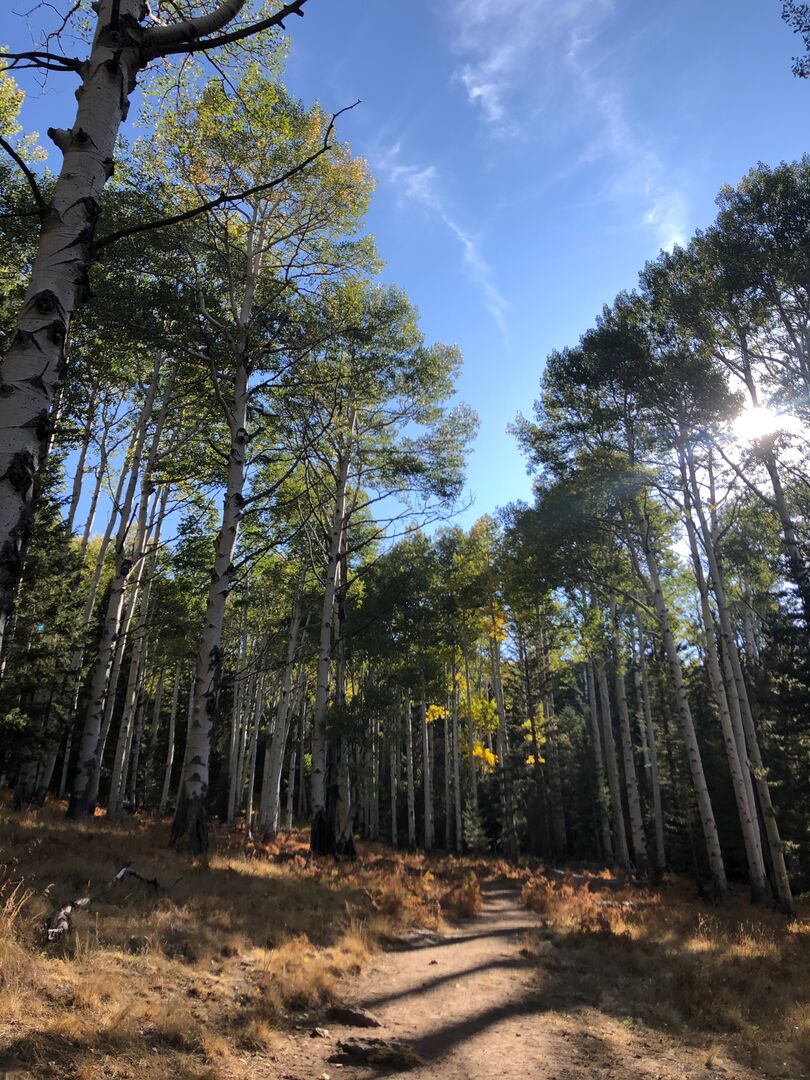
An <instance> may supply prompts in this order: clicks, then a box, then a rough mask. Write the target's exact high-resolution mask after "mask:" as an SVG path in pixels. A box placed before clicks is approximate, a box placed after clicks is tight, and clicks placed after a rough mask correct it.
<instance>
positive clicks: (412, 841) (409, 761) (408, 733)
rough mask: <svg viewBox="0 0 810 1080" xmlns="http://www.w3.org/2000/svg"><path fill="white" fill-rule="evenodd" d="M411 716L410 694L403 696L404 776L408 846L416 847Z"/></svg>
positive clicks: (411, 848)
mask: <svg viewBox="0 0 810 1080" xmlns="http://www.w3.org/2000/svg"><path fill="white" fill-rule="evenodd" d="M413 772H414V770H413V718H412V715H411V694H410V691H408V693H407V694H406V696H405V776H406V781H407V788H408V790H407V796H408V848H409V849H410V850H411V851H413V850H414V849H415V848H416V791H415V789H414V777H413Z"/></svg>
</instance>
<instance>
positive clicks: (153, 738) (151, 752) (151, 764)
mask: <svg viewBox="0 0 810 1080" xmlns="http://www.w3.org/2000/svg"><path fill="white" fill-rule="evenodd" d="M165 682H166V668H165V667H161V668H160V671H159V672H158V682H157V688H156V689H155V700H154V702H153V703H152V723H151V725H150V728H149V748H148V751H147V754H146V767H145V769H144V785H143V804H144V806H146V804H147V801H148V800H149V794H148V791H149V785H150V783H151V780H152V777H153V776H154V775H155V765H156V762H155V751H156V750H157V740H158V734H159V732H160V714H161V710H162V708H163V689H164V686H165Z"/></svg>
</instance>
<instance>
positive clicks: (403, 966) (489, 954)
mask: <svg viewBox="0 0 810 1080" xmlns="http://www.w3.org/2000/svg"><path fill="white" fill-rule="evenodd" d="M537 929H538V923H537V920H536V919H535V918H534V917H533V916H532V915H531V914H529V913H528V912H526V911H525V910H524V909H523V908H522V907H521V906H520V903H519V898H518V896H517V893H516V892H515V891H514V888H512V887H510V886H509V885H507V884H498V883H490V884H488V885H487V886H485V888H484V910H483V912H482V914H481V916H480V917H479V918H478V919H475V920H474V921H472V922H470V923H469V924H467V925H466V926H464V927H463V928H460V929H456V930H451V931H450V932H448V933H445V934H430V933H424V932H422V933H417V934H413V935H412V936H411V937H410V938H408V939H407V940H405V941H403V942H402V943H401V945H400V946H398V947H397V948H396V949H394V950H392V951H389V952H386V953H383V954H381V955H379V956H378V957H377V958H376V960H375V962H374V963H372V965H370V967H369V968H368V969H367V970H366V971H365V972H364V974H363V975H362V977H361V978H360V979H359V980H358V981H357V983H356V984H355V986H354V988H353V992H351V993H350V994H349V995H348V997H349V1000H350V1002H351V1003H352V1004H355V1005H357V1006H361V1007H362V1008H364V1009H367V1010H369V1011H370V1012H372V1013H373V1014H374V1016H375V1017H376V1018H377V1019H378V1020H379V1021H380V1022H381V1025H382V1026H381V1027H380V1028H378V1029H375V1030H371V1031H361V1030H358V1029H357V1028H351V1029H350V1028H346V1027H343V1026H341V1025H337V1024H334V1023H332V1022H330V1021H328V1020H324V1021H322V1023H323V1025H324V1027H325V1028H326V1032H325V1033H323V1034H321V1035H319V1036H316V1037H312V1036H310V1034H309V1031H308V1030H306V1031H305V1030H302V1031H301V1032H300V1033H298V1034H296V1035H295V1036H291V1037H290V1039H289V1042H288V1044H287V1046H286V1047H285V1048H284V1050H283V1051H282V1053H281V1054H280V1055H279V1058H278V1063H279V1065H280V1066H281V1069H280V1073H279V1076H280V1077H281V1078H283V1080H305V1078H307V1080H308V1078H313V1080H317V1078H321V1077H322V1078H326V1077H327V1076H328V1077H329V1078H330V1080H338V1078H340V1077H345V1078H346V1080H349V1078H353V1080H360V1078H363V1080H365V1078H366V1077H374V1076H376V1077H380V1076H392V1075H395V1072H396V1070H394V1069H392V1068H391V1067H382V1068H373V1069H372V1068H368V1067H355V1066H352V1065H350V1064H343V1065H336V1064H334V1063H331V1062H330V1061H329V1058H330V1057H331V1056H332V1055H333V1054H334V1052H335V1049H336V1045H337V1043H338V1042H339V1041H341V1040H344V1039H347V1038H351V1037H361V1038H362V1037H364V1036H374V1037H380V1038H384V1039H388V1040H395V1041H397V1042H401V1043H403V1044H404V1045H406V1046H407V1047H409V1048H411V1049H412V1050H414V1051H415V1052H416V1053H417V1054H418V1055H419V1058H420V1059H421V1060H422V1062H423V1064H421V1065H418V1066H417V1067H415V1068H413V1069H412V1070H411V1071H410V1072H408V1073H406V1074H403V1075H407V1076H409V1077H412V1078H414V1080H439V1078H441V1080H495V1078H497V1080H535V1078H537V1080H541V1078H542V1080H584V1078H585V1077H600V1078H601V1077H608V1078H611V1080H631V1078H633V1080H635V1078H638V1080H682V1078H687V1077H688V1078H689V1080H709V1078H712V1077H714V1078H717V1077H725V1078H728V1080H731V1078H733V1080H754V1078H755V1077H756V1078H760V1077H762V1076H763V1074H762V1073H761V1072H757V1071H751V1070H749V1069H748V1068H747V1067H745V1066H741V1065H740V1064H739V1063H737V1062H734V1063H731V1062H728V1061H725V1060H724V1059H723V1058H722V1056H720V1055H717V1054H716V1053H714V1052H712V1053H711V1056H710V1051H711V1049H712V1044H711V1042H710V1041H709V1040H701V1042H700V1043H687V1042H684V1041H683V1040H680V1039H678V1038H676V1037H674V1036H673V1035H672V1034H670V1033H668V1032H664V1031H661V1030H660V1029H654V1028H650V1027H648V1026H646V1025H644V1024H642V1023H640V1022H638V1021H636V1020H634V1019H633V1018H631V1017H627V1016H623V1015H622V1014H621V1009H620V1008H617V1004H618V999H617V998H616V997H614V996H612V994H611V993H610V992H607V993H606V991H605V989H604V979H602V980H599V983H600V986H599V987H597V986H596V985H590V981H589V979H588V973H587V971H585V972H583V971H582V970H578V968H577V964H576V960H573V961H571V959H570V958H566V957H565V956H564V955H556V954H557V953H562V950H559V949H555V946H554V943H553V941H548V942H545V943H544V944H545V945H546V946H547V949H546V950H544V951H542V955H541V956H540V958H539V959H538V956H537V950H536V945H537V935H536V934H534V933H532V932H533V931H536V930H537ZM529 936H530V937H531V939H533V942H534V947H533V949H532V950H531V953H530V952H529V950H528V949H526V948H525V944H526V942H527V941H528V940H529ZM595 982H596V981H595V980H594V983H595ZM621 983H622V975H621V973H619V972H617V973H616V979H615V991H616V994H617V995H618V994H620V993H621ZM310 1030H311V1029H310Z"/></svg>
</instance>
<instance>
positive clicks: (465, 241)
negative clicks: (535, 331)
mask: <svg viewBox="0 0 810 1080" xmlns="http://www.w3.org/2000/svg"><path fill="white" fill-rule="evenodd" d="M375 171H376V172H377V173H378V174H380V175H382V176H384V177H385V178H386V179H387V180H388V182H389V183H390V184H391V185H392V186H393V187H394V188H395V189H396V190H397V192H398V194H399V196H400V198H401V199H405V200H408V201H410V202H414V203H418V204H419V205H420V206H423V207H424V208H425V209H426V210H429V211H430V212H431V213H432V214H433V215H435V216H436V217H437V218H438V220H439V221H440V222H441V223H442V225H444V227H445V228H446V229H447V231H448V232H449V233H451V235H452V236H453V237H455V239H456V240H457V241H458V243H459V245H460V246H461V252H462V258H463V261H464V266H465V268H466V271H467V274H468V276H469V278H470V280H471V281H473V282H474V284H475V285H476V286H477V287H478V288H479V289H480V290H481V292H482V294H483V296H484V302H485V304H486V307H487V311H489V313H490V315H491V316H492V318H493V319H494V320H495V322H496V324H497V326H498V329H499V330H500V332H501V334H502V335H503V336H504V337H506V336H507V331H506V312H507V310H508V307H509V304H508V301H507V300H506V298H505V297H504V296H503V295H502V294H501V292H500V291H499V289H498V287H497V285H496V284H495V281H494V277H493V272H492V267H491V266H490V265H489V263H488V262H487V261H486V259H485V258H484V256H483V254H482V253H481V249H480V246H479V242H478V240H477V238H476V237H475V236H474V235H473V234H472V233H470V232H469V231H468V230H467V229H465V228H463V226H461V225H460V224H459V223H458V221H457V220H456V219H455V217H454V216H453V215H452V214H451V213H450V211H449V210H448V208H447V204H446V199H445V197H444V195H443V193H442V190H441V181H440V177H439V172H438V170H437V169H436V167H435V166H434V165H427V166H424V167H422V168H420V167H419V166H416V165H410V164H407V163H405V162H403V161H402V158H401V147H400V144H399V143H395V144H394V145H393V146H392V147H391V148H390V149H389V150H387V151H386V152H385V153H384V154H382V155H381V156H380V157H379V158H378V159H377V161H376V162H375Z"/></svg>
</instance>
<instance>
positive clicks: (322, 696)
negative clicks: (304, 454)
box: [310, 409, 356, 855]
mask: <svg viewBox="0 0 810 1080" xmlns="http://www.w3.org/2000/svg"><path fill="white" fill-rule="evenodd" d="M355 421H356V412H355V410H354V409H351V410H350V412H349V438H348V440H347V445H346V446H345V447H344V449H343V451H342V453H341V454H340V455H339V460H338V471H337V481H336V485H335V509H334V514H333V516H332V530H331V533H330V537H329V562H328V564H327V567H326V583H325V587H324V594H323V609H322V613H321V632H320V638H319V642H318V675H317V683H316V685H315V710H314V713H313V717H312V778H311V785H310V788H311V803H312V805H311V808H310V812H311V816H312V826H311V834H310V846H311V848H312V851H313V852H314V853H315V854H316V855H325V854H329V853H330V852H331V851H332V850H333V849H334V844H335V838H334V836H329V825H328V822H327V819H326V767H327V736H326V710H327V705H328V703H329V666H330V662H331V659H332V622H333V619H334V613H335V591H336V588H337V579H338V572H339V566H340V557H341V543H342V537H343V530H344V527H345V518H346V485H347V483H348V480H349V462H350V458H351V441H352V438H353V436H354V427H355Z"/></svg>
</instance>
